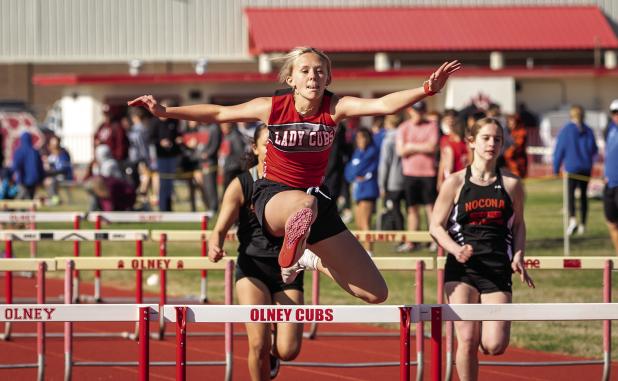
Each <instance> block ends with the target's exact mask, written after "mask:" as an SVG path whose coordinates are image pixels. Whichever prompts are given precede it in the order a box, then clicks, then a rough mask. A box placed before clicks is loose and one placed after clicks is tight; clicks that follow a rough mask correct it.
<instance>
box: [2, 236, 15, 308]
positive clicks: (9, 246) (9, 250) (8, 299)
mask: <svg viewBox="0 0 618 381" xmlns="http://www.w3.org/2000/svg"><path fill="white" fill-rule="evenodd" d="M4 257H5V258H7V259H8V258H13V241H11V240H6V241H4ZM4 285H5V290H4V295H5V298H4V302H5V303H6V304H13V272H12V271H5V272H4Z"/></svg>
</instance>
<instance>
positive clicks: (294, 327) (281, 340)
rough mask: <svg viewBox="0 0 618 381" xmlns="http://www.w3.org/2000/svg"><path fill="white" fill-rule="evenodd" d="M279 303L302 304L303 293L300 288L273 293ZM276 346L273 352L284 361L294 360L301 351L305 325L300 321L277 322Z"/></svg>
mask: <svg viewBox="0 0 618 381" xmlns="http://www.w3.org/2000/svg"><path fill="white" fill-rule="evenodd" d="M273 298H274V300H275V303H276V304H278V305H302V304H304V299H303V293H302V292H301V291H299V290H285V291H283V292H277V293H275V294H274V295H273ZM276 332H277V334H276V336H275V346H274V348H273V349H272V352H273V354H274V355H275V356H277V357H278V358H280V359H281V360H283V361H291V360H294V359H295V358H296V357H297V356H298V354H299V353H300V347H301V344H302V339H303V325H302V324H299V323H277V331H276Z"/></svg>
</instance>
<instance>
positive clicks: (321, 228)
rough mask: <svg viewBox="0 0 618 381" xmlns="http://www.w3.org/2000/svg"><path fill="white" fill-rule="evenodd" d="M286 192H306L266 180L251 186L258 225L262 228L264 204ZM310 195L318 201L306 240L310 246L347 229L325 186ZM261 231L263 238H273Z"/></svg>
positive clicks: (260, 180)
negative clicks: (314, 217)
mask: <svg viewBox="0 0 618 381" xmlns="http://www.w3.org/2000/svg"><path fill="white" fill-rule="evenodd" d="M288 190H300V191H303V192H306V191H307V189H305V188H293V187H290V186H288V185H285V184H281V183H277V182H275V181H271V180H268V179H259V180H258V181H256V182H255V183H254V184H253V206H254V208H255V215H256V216H257V218H258V221H260V225H262V226H264V210H265V209H266V203H268V201H269V200H270V199H271V198H273V196H274V195H276V194H277V193H279V192H283V191H288ZM311 194H312V195H314V196H315V197H316V198H317V199H318V217H317V218H316V220H315V222H314V223H313V225H311V232H310V233H309V238H307V243H308V244H310V245H312V244H315V243H317V242H320V241H323V240H325V239H327V238H330V237H332V236H335V235H337V234H339V233H341V232H342V231H344V230H346V229H347V227H346V226H345V224H344V223H343V221H341V217H339V212H338V211H337V200H331V199H330V192H329V191H328V188H327V187H326V186H325V185H321V186H320V191H319V192H317V191H313V192H312V193H311ZM262 230H263V231H264V236H266V237H268V238H269V239H272V238H273V237H272V236H271V235H270V234H269V233H268V232H267V231H266V230H265V229H262Z"/></svg>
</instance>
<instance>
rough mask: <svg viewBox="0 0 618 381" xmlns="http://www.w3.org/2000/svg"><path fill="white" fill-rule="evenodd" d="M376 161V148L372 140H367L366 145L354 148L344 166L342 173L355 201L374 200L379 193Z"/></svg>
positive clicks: (377, 161)
mask: <svg viewBox="0 0 618 381" xmlns="http://www.w3.org/2000/svg"><path fill="white" fill-rule="evenodd" d="M365 131H366V130H365ZM359 133H361V131H359ZM368 140H369V139H368ZM378 163H379V160H378V149H377V148H376V146H375V145H374V144H373V142H370V141H369V144H367V146H366V147H357V148H356V149H355V150H354V153H353V154H352V159H351V160H350V161H349V162H348V164H347V165H346V167H345V173H344V174H345V178H346V180H347V181H348V182H349V183H351V184H352V188H353V195H352V196H353V197H354V200H356V201H357V202H358V201H361V200H375V199H377V198H378V196H379V195H380V190H379V187H378Z"/></svg>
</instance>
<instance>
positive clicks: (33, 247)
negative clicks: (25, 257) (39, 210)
mask: <svg viewBox="0 0 618 381" xmlns="http://www.w3.org/2000/svg"><path fill="white" fill-rule="evenodd" d="M30 211H31V212H32V214H34V213H36V204H34V203H33V204H32V206H31V207H30ZM30 229H32V230H36V218H33V219H32V221H31V222H30ZM30 258H36V241H34V240H32V241H30Z"/></svg>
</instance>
